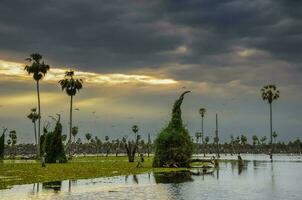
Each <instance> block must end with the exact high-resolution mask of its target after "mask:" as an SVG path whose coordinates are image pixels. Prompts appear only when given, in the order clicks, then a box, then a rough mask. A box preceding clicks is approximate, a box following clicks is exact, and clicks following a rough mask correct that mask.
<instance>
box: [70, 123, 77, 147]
mask: <svg viewBox="0 0 302 200" xmlns="http://www.w3.org/2000/svg"><path fill="white" fill-rule="evenodd" d="M78 132H79V127H77V126H74V127H72V130H71V134H72V136H73V142H74V143H75V138H76V136H77V134H78Z"/></svg>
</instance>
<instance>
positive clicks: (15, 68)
mask: <svg viewBox="0 0 302 200" xmlns="http://www.w3.org/2000/svg"><path fill="white" fill-rule="evenodd" d="M23 68H24V64H21V63H16V62H9V61H4V60H0V76H6V77H10V76H14V77H16V76H17V77H19V78H20V79H29V78H31V76H29V75H27V74H26V72H25V71H24V70H23ZM66 70H69V69H68V68H66V69H63V68H51V69H50V71H49V73H47V76H46V77H45V80H49V81H59V80H60V79H62V78H63V77H64V74H65V71H66ZM76 75H77V77H79V78H82V79H83V80H84V81H85V82H86V83H96V84H121V83H122V84H123V83H142V84H147V85H170V84H176V83H177V81H176V80H173V79H161V78H156V77H154V76H147V75H133V74H132V75H127V74H99V73H93V72H84V71H76Z"/></svg>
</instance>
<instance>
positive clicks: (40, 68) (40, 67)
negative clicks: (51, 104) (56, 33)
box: [24, 53, 50, 157]
mask: <svg viewBox="0 0 302 200" xmlns="http://www.w3.org/2000/svg"><path fill="white" fill-rule="evenodd" d="M25 60H27V61H29V62H30V63H31V65H26V66H25V67H24V70H26V71H27V72H28V74H33V78H34V80H35V81H36V85H37V95H38V116H40V117H39V118H38V157H40V145H41V144H40V136H41V104H40V84H39V83H40V81H41V80H42V79H43V77H44V76H45V75H46V74H47V72H48V70H49V68H50V67H49V65H47V64H45V63H44V61H41V60H42V55H40V54H38V53H33V54H30V56H29V58H26V59H25Z"/></svg>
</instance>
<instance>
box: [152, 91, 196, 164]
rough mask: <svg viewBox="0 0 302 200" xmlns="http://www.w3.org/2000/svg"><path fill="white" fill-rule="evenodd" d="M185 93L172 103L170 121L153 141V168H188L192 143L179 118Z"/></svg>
mask: <svg viewBox="0 0 302 200" xmlns="http://www.w3.org/2000/svg"><path fill="white" fill-rule="evenodd" d="M189 92H190V91H186V92H184V93H182V94H181V96H180V97H179V99H177V100H176V101H175V103H174V106H173V110H172V119H171V121H170V122H169V124H168V126H167V127H166V128H164V129H162V131H161V132H160V133H159V135H158V137H157V139H156V140H155V155H154V160H153V167H164V166H169V167H188V166H189V163H190V159H191V156H192V153H193V142H192V139H191V136H190V135H189V133H188V130H187V129H186V127H185V126H184V125H183V122H182V118H181V104H182V102H183V99H184V95H185V94H186V93H189Z"/></svg>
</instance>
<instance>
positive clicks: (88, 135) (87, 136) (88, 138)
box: [85, 133, 92, 143]
mask: <svg viewBox="0 0 302 200" xmlns="http://www.w3.org/2000/svg"><path fill="white" fill-rule="evenodd" d="M85 137H86V140H87V142H88V143H89V141H90V139H91V137H92V136H91V134H90V133H86V134H85Z"/></svg>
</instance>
